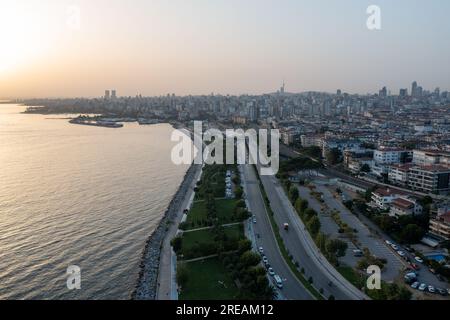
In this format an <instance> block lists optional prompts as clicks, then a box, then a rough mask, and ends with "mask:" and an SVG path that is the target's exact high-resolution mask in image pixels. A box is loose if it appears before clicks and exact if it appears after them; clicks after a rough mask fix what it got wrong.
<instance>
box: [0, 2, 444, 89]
mask: <svg viewBox="0 0 450 320" xmlns="http://www.w3.org/2000/svg"><path fill="white" fill-rule="evenodd" d="M371 4H375V5H378V6H379V7H380V8H381V18H382V22H381V23H382V24H381V30H379V31H370V30H368V29H367V27H366V20H367V17H368V15H367V14H366V9H367V7H368V6H369V5H371ZM73 5H76V6H78V8H79V9H80V24H79V29H77V27H76V26H77V24H76V20H77V19H76V18H74V17H75V15H76V9H73V8H72V7H71V6H73ZM449 15H450V1H448V0H429V1H419V0H395V1H392V0H370V1H365V0H314V1H313V0H311V1H306V0H305V1H302V0H71V1H68V0H39V1H38V0H0V44H1V45H0V97H14V96H18V97H32V96H34V97H41V96H101V95H102V94H103V92H104V90H105V89H113V88H115V89H117V90H118V94H119V95H135V94H137V93H141V94H143V95H159V94H166V93H176V94H180V95H181V94H182V95H184V94H209V93H211V92H215V93H223V94H227V93H230V94H240V93H251V94H259V93H267V92H273V91H275V90H277V88H278V87H279V86H280V85H281V83H282V81H283V79H284V80H285V81H286V84H287V90H288V91H290V92H301V91H307V90H323V91H333V92H334V91H335V90H336V89H337V88H341V89H342V90H345V91H347V92H352V93H353V92H355V93H356V92H359V93H366V92H375V91H377V90H378V89H379V88H380V87H381V86H384V85H386V86H387V87H388V89H390V90H392V91H393V92H397V91H398V89H399V87H408V88H410V85H411V82H412V81H413V80H417V81H418V82H419V84H421V85H423V87H424V88H427V89H434V88H435V87H437V86H439V87H441V88H442V89H445V90H450V16H449Z"/></svg>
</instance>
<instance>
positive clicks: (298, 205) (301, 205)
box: [295, 198, 308, 213]
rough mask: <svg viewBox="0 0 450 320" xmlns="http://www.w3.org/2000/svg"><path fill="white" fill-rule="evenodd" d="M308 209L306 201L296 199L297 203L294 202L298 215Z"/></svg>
mask: <svg viewBox="0 0 450 320" xmlns="http://www.w3.org/2000/svg"><path fill="white" fill-rule="evenodd" d="M307 208H308V201H306V200H303V199H300V198H298V199H297V201H295V210H297V212H298V213H303V212H304V211H305V210H306V209H307Z"/></svg>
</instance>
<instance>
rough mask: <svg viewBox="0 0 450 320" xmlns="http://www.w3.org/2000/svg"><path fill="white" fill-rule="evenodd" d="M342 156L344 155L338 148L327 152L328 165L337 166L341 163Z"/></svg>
mask: <svg viewBox="0 0 450 320" xmlns="http://www.w3.org/2000/svg"><path fill="white" fill-rule="evenodd" d="M341 155H342V153H341V151H340V150H339V149H338V148H333V149H330V150H328V151H327V152H326V154H325V158H326V160H327V162H328V163H330V164H332V165H333V164H337V163H339V162H340V160H341Z"/></svg>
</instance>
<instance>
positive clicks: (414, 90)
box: [411, 81, 417, 97]
mask: <svg viewBox="0 0 450 320" xmlns="http://www.w3.org/2000/svg"><path fill="white" fill-rule="evenodd" d="M411 97H417V82H416V81H414V82H413V83H412V87H411Z"/></svg>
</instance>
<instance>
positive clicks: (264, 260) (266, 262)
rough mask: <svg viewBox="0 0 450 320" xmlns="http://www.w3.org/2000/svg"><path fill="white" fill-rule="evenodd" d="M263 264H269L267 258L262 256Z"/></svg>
mask: <svg viewBox="0 0 450 320" xmlns="http://www.w3.org/2000/svg"><path fill="white" fill-rule="evenodd" d="M263 262H264V264H268V263H269V259H267V257H266V256H264V257H263Z"/></svg>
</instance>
